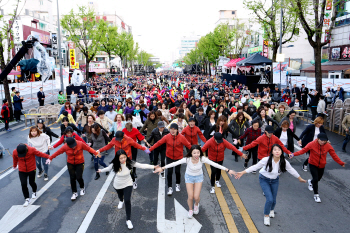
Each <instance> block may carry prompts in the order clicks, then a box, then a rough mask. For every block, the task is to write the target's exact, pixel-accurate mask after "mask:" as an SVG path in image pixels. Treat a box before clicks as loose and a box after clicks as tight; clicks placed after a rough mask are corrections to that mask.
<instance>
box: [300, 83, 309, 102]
mask: <svg viewBox="0 0 350 233" xmlns="http://www.w3.org/2000/svg"><path fill="white" fill-rule="evenodd" d="M302 89H303V88H300V95H301V94H304V95H301V98H302V101H303V102H307V95H308V94H309V89H308V88H307V87H305V88H304V91H303V90H302Z"/></svg>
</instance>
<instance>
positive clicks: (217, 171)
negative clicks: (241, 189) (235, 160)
mask: <svg viewBox="0 0 350 233" xmlns="http://www.w3.org/2000/svg"><path fill="white" fill-rule="evenodd" d="M215 163H218V164H220V165H222V164H223V163H224V161H218V162H215ZM210 169H211V177H210V184H211V186H212V187H214V184H215V178H216V180H217V181H219V180H220V177H221V169H218V168H216V167H213V166H211V165H210Z"/></svg>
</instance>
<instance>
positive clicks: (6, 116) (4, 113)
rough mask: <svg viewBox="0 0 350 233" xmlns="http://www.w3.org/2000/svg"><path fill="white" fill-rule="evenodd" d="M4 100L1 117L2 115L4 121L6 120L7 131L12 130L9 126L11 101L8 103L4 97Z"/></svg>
mask: <svg viewBox="0 0 350 233" xmlns="http://www.w3.org/2000/svg"><path fill="white" fill-rule="evenodd" d="M2 102H3V105H2V108H1V117H2V119H4V122H5V130H6V131H7V132H10V131H11V129H10V128H9V122H10V109H9V103H8V101H7V99H4V100H3V101H2Z"/></svg>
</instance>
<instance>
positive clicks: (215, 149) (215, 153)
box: [202, 137, 243, 162]
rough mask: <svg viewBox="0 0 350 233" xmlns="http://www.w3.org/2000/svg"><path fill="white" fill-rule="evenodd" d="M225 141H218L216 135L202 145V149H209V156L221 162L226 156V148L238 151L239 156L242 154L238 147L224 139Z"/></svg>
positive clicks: (212, 159)
mask: <svg viewBox="0 0 350 233" xmlns="http://www.w3.org/2000/svg"><path fill="white" fill-rule="evenodd" d="M223 140H224V141H223V142H222V143H219V144H218V143H216V141H215V139H214V137H212V138H210V139H209V140H208V141H207V142H206V143H205V144H204V146H203V147H202V151H203V152H205V151H206V150H208V158H209V159H210V160H211V161H214V162H219V161H223V160H224V157H225V149H226V148H227V149H230V150H233V151H234V152H236V153H237V154H238V155H239V156H242V155H243V153H242V152H240V151H239V150H237V148H236V147H235V146H234V145H232V144H231V143H229V142H228V141H226V140H225V139H223Z"/></svg>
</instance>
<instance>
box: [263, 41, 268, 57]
mask: <svg viewBox="0 0 350 233" xmlns="http://www.w3.org/2000/svg"><path fill="white" fill-rule="evenodd" d="M263 43H264V45H263V56H264V57H266V58H268V57H269V41H267V40H264V42H263Z"/></svg>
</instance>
